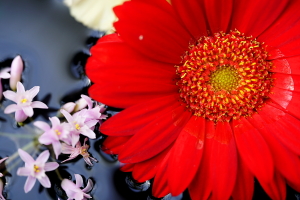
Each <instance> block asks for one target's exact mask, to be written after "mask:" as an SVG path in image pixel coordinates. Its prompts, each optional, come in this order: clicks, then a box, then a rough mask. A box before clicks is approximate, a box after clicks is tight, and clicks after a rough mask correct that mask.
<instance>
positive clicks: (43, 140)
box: [39, 133, 55, 145]
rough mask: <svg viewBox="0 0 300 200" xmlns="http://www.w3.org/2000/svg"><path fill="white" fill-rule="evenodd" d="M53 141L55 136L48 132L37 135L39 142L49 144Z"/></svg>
mask: <svg viewBox="0 0 300 200" xmlns="http://www.w3.org/2000/svg"><path fill="white" fill-rule="evenodd" d="M54 141H55V138H54V137H53V136H52V135H50V134H49V133H44V134H43V135H41V136H40V137H39V143H41V144H45V145H49V144H52V143H53V142H54Z"/></svg>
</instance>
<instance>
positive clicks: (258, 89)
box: [176, 30, 273, 122]
mask: <svg viewBox="0 0 300 200" xmlns="http://www.w3.org/2000/svg"><path fill="white" fill-rule="evenodd" d="M267 57H268V52H267V51H266V45H265V44H264V43H260V42H258V41H256V39H253V38H252V37H251V36H250V37H246V36H244V34H243V33H240V32H239V31H237V30H235V31H230V32H229V33H223V32H219V33H215V34H213V35H211V36H203V37H201V38H199V39H198V40H197V41H196V42H195V43H193V44H190V45H189V50H188V51H186V52H185V55H184V56H183V59H182V62H181V64H180V65H179V66H176V74H177V75H178V80H177V82H176V84H177V85H178V86H179V94H180V97H181V100H182V102H183V103H184V104H185V105H186V107H187V108H188V109H189V110H190V111H191V112H193V114H194V115H196V116H201V117H204V118H206V119H208V120H212V121H214V122H218V121H228V122H229V121H230V120H232V119H239V118H240V117H241V116H245V117H248V116H251V115H252V114H253V113H255V112H257V111H258V110H259V109H260V108H261V107H262V106H263V105H264V103H265V101H266V100H267V99H268V95H269V94H270V90H271V88H272V83H273V79H272V73H271V72H270V71H271V69H272V67H273V63H272V62H271V61H268V60H267Z"/></svg>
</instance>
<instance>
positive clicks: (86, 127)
mask: <svg viewBox="0 0 300 200" xmlns="http://www.w3.org/2000/svg"><path fill="white" fill-rule="evenodd" d="M60 112H61V113H62V114H63V115H64V116H65V118H66V119H67V121H68V123H69V124H70V126H71V132H70V133H71V137H72V146H73V147H74V146H75V144H76V143H77V142H78V141H79V135H80V134H82V135H85V136H87V137H89V138H91V139H95V138H96V134H95V133H94V132H93V131H92V130H91V129H90V128H91V127H93V126H95V125H96V124H97V122H98V121H97V120H89V121H87V122H86V117H84V116H81V115H73V116H72V115H71V114H70V113H68V112H67V111H65V110H60Z"/></svg>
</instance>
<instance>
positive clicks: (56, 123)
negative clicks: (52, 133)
mask: <svg viewBox="0 0 300 200" xmlns="http://www.w3.org/2000/svg"><path fill="white" fill-rule="evenodd" d="M49 120H50V121H51V124H52V127H55V126H57V125H59V124H60V121H59V119H58V118H57V117H49Z"/></svg>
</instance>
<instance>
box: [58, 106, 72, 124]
mask: <svg viewBox="0 0 300 200" xmlns="http://www.w3.org/2000/svg"><path fill="white" fill-rule="evenodd" d="M60 112H61V113H62V114H63V115H64V116H65V118H66V119H67V121H68V122H69V123H73V121H74V120H73V117H72V116H71V115H70V113H68V112H67V111H65V110H63V109H61V110H60Z"/></svg>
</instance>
